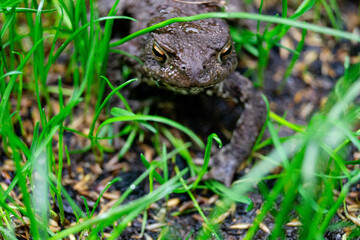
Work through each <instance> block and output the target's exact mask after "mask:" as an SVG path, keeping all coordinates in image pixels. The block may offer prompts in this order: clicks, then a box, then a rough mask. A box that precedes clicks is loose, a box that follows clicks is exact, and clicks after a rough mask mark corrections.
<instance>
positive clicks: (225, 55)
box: [219, 40, 233, 61]
mask: <svg viewBox="0 0 360 240" xmlns="http://www.w3.org/2000/svg"><path fill="white" fill-rule="evenodd" d="M232 49H233V45H232V42H231V40H230V41H229V42H228V43H227V44H225V46H224V47H223V49H222V50H221V52H220V54H219V60H220V61H225V60H226V59H228V58H229V56H230V54H231V52H232Z"/></svg>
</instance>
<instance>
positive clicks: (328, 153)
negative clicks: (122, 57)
mask: <svg viewBox="0 0 360 240" xmlns="http://www.w3.org/2000/svg"><path fill="white" fill-rule="evenodd" d="M118 2H119V1H117V2H116V4H117V3H118ZM116 4H115V5H114V7H113V8H112V10H111V11H110V13H109V16H108V17H103V18H99V17H98V15H97V12H96V7H95V2H94V1H92V0H90V1H85V0H78V1H64V0H59V1H53V2H51V1H44V0H41V1H38V2H37V1H31V2H29V1H27V0H17V1H13V0H12V1H10V0H6V1H2V2H1V3H0V10H1V13H0V14H1V15H0V17H1V23H2V28H1V30H0V36H1V41H0V48H1V56H0V96H1V103H0V141H1V152H0V156H1V157H6V158H7V159H11V161H12V162H13V163H14V166H15V172H14V174H15V175H14V177H13V178H12V179H11V183H9V184H7V185H1V186H0V191H1V195H0V219H1V221H0V232H1V235H2V236H3V237H4V238H6V239H16V237H17V231H16V228H15V226H14V219H16V220H18V221H20V222H21V224H22V225H23V226H27V227H29V229H30V234H31V236H32V238H33V239H63V238H65V237H68V236H70V235H76V234H78V235H81V234H84V235H85V234H88V239H98V238H99V236H101V235H104V231H105V229H107V227H108V226H112V228H111V229H112V232H111V233H110V234H109V239H116V238H118V237H119V235H121V233H122V232H123V231H124V229H126V227H127V225H128V224H129V223H130V222H131V221H132V220H133V219H135V218H136V217H137V216H138V215H140V214H141V213H144V215H145V216H146V214H147V213H146V210H147V208H148V206H150V204H151V203H153V202H156V201H158V200H159V199H163V198H166V197H167V196H168V195H169V194H170V193H187V194H188V195H189V196H190V198H191V199H192V200H193V201H194V205H195V207H196V209H197V211H198V212H199V213H200V214H201V216H202V217H203V218H204V221H205V223H206V228H204V229H203V231H202V234H200V235H199V239H206V238H208V237H209V236H213V237H215V238H217V239H221V238H222V236H221V233H220V232H218V229H219V228H218V226H216V224H217V223H216V221H215V220H216V218H217V217H218V216H219V214H221V213H224V212H226V211H227V210H228V208H230V205H231V204H232V202H234V201H236V202H242V203H246V204H248V205H249V206H250V208H251V207H252V205H251V204H252V203H251V201H250V200H249V199H248V198H247V197H246V193H247V192H248V191H249V190H250V189H251V188H252V186H253V184H254V183H257V184H259V185H261V186H262V188H264V186H266V184H263V183H264V180H266V179H267V178H269V177H271V176H268V174H269V173H270V172H271V169H273V168H274V167H275V166H279V165H281V166H282V167H283V169H284V170H283V173H282V174H281V175H279V176H274V178H278V179H277V183H276V184H275V186H274V187H273V188H272V189H266V191H264V192H268V193H267V194H264V199H265V202H264V204H263V206H262V208H261V211H260V213H259V214H258V215H257V217H256V219H255V221H254V224H253V226H252V227H251V228H250V229H249V231H248V234H247V237H246V238H247V239H251V238H252V237H253V236H254V233H256V231H257V230H258V227H259V224H260V223H261V222H262V221H263V219H264V217H265V216H266V215H267V214H272V215H273V216H274V219H275V227H274V229H273V230H272V234H271V235H270V238H271V239H276V238H279V237H280V238H281V237H283V236H284V230H283V226H284V224H285V223H286V222H287V221H289V220H290V219H291V218H293V217H298V218H299V219H300V221H301V222H302V224H303V225H302V227H301V230H300V237H301V239H321V238H322V236H323V235H324V233H325V232H326V231H327V230H328V229H329V228H331V227H333V228H336V226H335V225H334V226H333V225H331V224H330V221H331V219H332V217H333V216H334V214H335V213H336V210H337V209H338V208H339V207H340V206H343V208H345V210H346V203H345V202H344V199H345V197H346V194H347V193H348V192H349V189H350V186H351V185H352V184H353V183H355V182H357V181H358V180H359V177H360V173H359V170H358V169H356V168H353V169H352V170H349V168H347V166H348V165H350V164H358V162H351V161H347V159H348V154H347V149H348V148H349V146H350V145H353V146H355V147H356V148H357V149H359V147H360V143H359V140H358V136H359V132H358V131H354V130H353V126H354V123H356V121H357V120H358V117H359V110H358V108H357V107H358V106H357V105H355V99H356V97H357V96H358V93H359V90H360V89H359V88H360V85H359V84H360V83H359V81H360V80H359V79H360V73H359V69H360V67H359V65H354V66H351V65H347V66H345V67H346V72H345V75H344V77H343V78H342V79H340V80H339V82H338V84H337V86H336V88H335V91H334V93H333V94H332V95H331V97H330V98H329V99H331V101H329V103H328V105H327V106H326V107H325V108H324V109H325V110H324V111H323V112H321V113H319V114H317V115H316V116H314V117H313V118H312V119H311V121H310V123H309V125H308V126H297V125H294V124H292V123H289V122H287V121H286V120H285V119H283V118H282V117H279V116H277V115H275V114H274V113H271V112H270V115H269V116H270V119H269V120H268V121H267V123H266V127H267V129H268V131H269V132H270V135H271V138H270V139H268V140H265V141H263V142H259V143H258V144H257V146H255V150H258V149H260V148H262V147H264V146H268V145H273V146H274V151H273V152H272V153H270V154H269V155H268V156H261V158H262V161H260V162H259V163H258V164H257V165H256V166H255V167H254V169H252V170H251V171H250V173H248V174H247V175H246V176H244V177H243V178H242V179H240V180H238V181H237V182H235V184H234V185H233V186H232V188H231V189H228V188H226V187H225V186H224V185H222V184H220V183H218V182H215V181H211V180H210V181H206V182H204V184H201V183H200V179H201V177H202V176H203V175H204V174H205V173H206V170H207V163H208V161H209V157H210V154H209V153H210V147H211V142H212V140H213V139H215V140H216V141H217V142H220V141H219V140H218V138H217V137H216V136H215V135H211V136H210V137H209V139H208V144H207V145H206V147H205V144H204V143H203V142H202V140H200V139H199V138H198V137H197V136H196V134H194V133H193V132H192V131H191V130H189V129H187V128H186V127H184V126H182V125H180V124H178V123H176V122H174V121H172V120H169V119H165V118H162V117H159V116H151V115H148V114H135V113H133V112H132V110H131V108H130V107H129V104H127V103H126V100H125V99H124V98H123V96H122V95H121V94H119V91H120V93H121V91H122V90H123V88H126V87H127V85H128V84H132V82H133V81H134V80H130V81H127V82H124V83H123V84H122V85H120V86H119V87H112V86H110V88H112V91H111V92H110V93H106V94H105V87H106V85H111V84H110V82H109V81H107V80H106V79H105V78H103V77H102V76H103V75H105V73H106V68H107V59H108V54H109V51H110V47H112V46H116V45H120V44H122V43H124V42H126V41H128V40H130V39H132V38H134V37H136V36H139V35H141V34H144V33H146V32H149V31H152V30H154V29H156V28H160V27H162V26H165V25H167V24H171V23H173V22H176V21H194V20H198V19H202V18H213V17H217V18H247V19H252V20H257V21H266V22H269V23H276V24H278V25H276V26H275V27H274V28H270V27H269V28H268V30H267V31H265V32H263V33H260V32H257V33H256V34H255V35H254V36H255V40H256V41H253V42H254V43H255V45H254V46H248V47H249V48H251V49H253V52H254V53H257V56H258V57H259V59H261V60H260V62H259V71H258V76H259V82H258V84H259V85H262V84H263V82H262V81H263V78H264V72H265V68H266V66H267V62H268V56H269V51H270V49H271V48H272V47H273V46H275V45H278V42H279V40H280V39H281V38H282V37H283V36H284V35H285V34H286V33H287V31H288V30H289V29H290V27H297V28H301V29H304V31H303V40H302V41H301V42H300V43H299V44H298V46H297V48H296V49H294V50H293V51H294V52H296V53H297V54H294V57H293V58H292V60H291V62H290V64H289V67H288V70H287V71H286V74H285V78H287V77H288V76H289V75H290V74H291V70H292V68H293V66H294V64H295V62H296V61H297V59H298V56H299V54H300V52H301V50H302V47H303V44H304V39H305V37H306V34H307V33H308V32H309V31H316V32H319V33H322V34H329V35H333V36H335V37H339V38H346V39H350V40H353V41H357V42H360V37H359V36H357V35H355V34H350V33H347V32H344V31H341V30H339V29H340V28H339V25H338V22H337V21H338V19H339V15H340V12H339V11H335V13H334V14H333V13H332V12H329V11H328V8H329V6H331V7H336V2H335V1H330V5H327V2H326V1H321V4H323V6H324V7H325V8H326V11H327V12H328V14H329V19H330V21H331V23H332V25H333V27H334V28H335V29H333V28H325V27H320V26H318V25H316V24H310V23H304V22H300V21H298V20H297V19H299V18H300V17H301V16H302V15H303V14H304V13H306V12H308V11H309V10H311V9H312V7H313V6H314V4H315V1H303V2H302V4H300V5H299V7H298V9H297V10H296V12H295V14H294V15H293V16H290V17H288V16H287V14H286V13H287V12H288V11H287V2H286V1H283V16H281V17H277V16H265V15H262V14H249V13H206V14H201V15H197V16H190V17H183V18H175V19H171V20H168V21H165V22H162V23H159V24H156V25H153V26H151V27H149V28H147V29H144V30H141V31H139V32H137V33H134V34H132V35H129V36H128V37H125V38H123V39H121V40H120V41H119V42H114V43H112V44H109V41H110V37H111V29H112V26H113V21H114V20H115V19H119V18H122V19H127V20H129V21H134V19H132V18H129V17H125V16H115V10H116ZM260 10H261V9H260ZM101 22H102V23H105V26H104V27H103V28H102V27H101V26H100V23H101ZM234 35H236V33H234ZM249 37H250V38H252V40H254V38H253V36H249ZM234 39H236V37H234ZM264 43H265V44H264ZM264 46H265V47H264ZM69 52H71V54H69ZM61 56H68V57H69V63H68V64H67V66H66V67H67V73H66V76H65V77H64V78H61V77H59V78H58V84H57V85H56V86H49V84H48V79H49V78H50V73H51V72H52V70H53V68H54V67H55V64H56V63H57V61H58V60H59V58H60V57H61ZM65 78H68V79H71V81H72V86H71V89H67V88H65V87H64V80H68V79H65ZM115 95H116V96H118V97H119V99H120V100H121V101H125V105H126V106H127V107H126V109H117V108H114V109H112V112H111V113H112V117H110V116H107V120H105V121H103V122H100V120H99V117H100V115H101V114H104V108H105V106H107V104H108V101H109V100H110V98H111V97H113V96H115ZM26 97H33V98H34V99H35V101H36V106H33V107H34V108H35V109H37V110H38V113H39V116H36V119H39V121H37V122H36V123H35V124H34V127H33V131H32V132H31V133H29V132H25V130H24V127H23V121H24V119H25V116H23V115H22V112H21V108H22V100H23V99H25V98H26ZM54 99H57V100H54ZM94 99H96V104H95V106H93V104H92V103H93V100H94ZM54 101H58V103H57V104H58V105H59V109H58V110H55V109H53V108H52V106H53V104H54ZM81 104H82V105H81ZM77 107H79V108H82V109H83V114H84V115H86V116H87V117H88V118H91V119H92V123H91V125H90V126H89V132H85V133H84V132H81V131H80V130H79V129H72V128H70V127H69V124H68V122H71V121H73V120H74V118H76V117H79V116H78V115H76V114H75V111H74V109H75V108H77ZM33 114H36V113H33ZM118 121H126V122H127V125H126V126H125V127H124V128H123V130H122V132H120V133H118V134H117V133H115V135H121V136H127V140H126V144H125V145H124V147H123V149H122V150H120V151H119V152H118V153H117V154H118V156H119V158H121V157H122V156H124V154H125V153H126V152H127V151H128V150H129V149H130V148H131V146H132V145H133V144H136V142H137V141H140V140H141V138H142V135H144V134H147V135H154V136H155V137H154V138H153V139H154V148H155V149H156V150H157V154H158V155H159V156H161V160H160V161H159V162H157V161H153V162H151V163H149V162H148V161H147V159H145V157H144V156H141V159H142V163H143V164H144V165H145V167H146V168H147V171H146V172H144V173H143V174H142V175H141V176H140V177H139V178H138V179H137V180H136V181H134V182H133V184H131V186H129V188H128V190H127V191H126V192H124V193H122V195H121V197H120V199H119V200H118V201H117V203H115V205H114V206H113V208H112V209H110V210H108V211H107V212H105V213H103V214H101V215H97V216H96V214H95V209H96V208H97V207H98V205H99V201H100V199H101V197H102V196H103V194H104V192H105V191H106V189H108V188H109V187H110V186H111V185H112V184H114V183H115V182H116V181H122V180H121V179H114V180H113V181H111V182H110V183H109V184H108V185H107V186H106V189H105V190H104V191H102V192H101V193H100V196H99V198H98V200H97V201H96V203H95V206H94V207H93V209H89V206H88V204H87V202H86V200H85V202H84V205H85V206H87V207H86V209H82V208H81V207H80V206H79V205H78V204H79V203H78V202H76V201H75V199H72V198H71V197H70V195H69V194H68V193H67V191H66V190H65V188H64V187H63V183H62V181H63V172H64V167H65V166H67V165H71V161H72V152H70V151H68V146H66V144H65V140H64V133H65V132H72V133H74V134H76V135H79V137H81V138H85V139H88V140H89V145H88V146H85V147H84V148H82V149H78V150H77V153H79V152H80V153H87V154H93V155H95V156H94V157H95V158H96V159H97V160H100V161H102V160H103V155H104V153H105V152H111V151H112V149H109V148H108V147H107V146H106V144H104V141H111V140H112V139H113V138H114V137H115V136H114V135H111V134H108V132H107V131H106V129H107V127H108V126H111V124H112V123H114V122H118ZM153 122H156V123H160V124H162V125H160V127H159V125H158V124H152V123H153ZM274 124H278V125H282V126H284V127H288V128H291V129H293V130H295V131H296V132H297V134H296V135H294V137H292V138H290V139H281V138H279V137H278V135H277V129H276V127H275V126H274ZM164 126H172V127H174V128H177V129H179V130H180V131H182V132H184V133H185V134H186V135H188V136H189V137H190V139H191V140H192V143H185V142H183V141H182V140H181V139H177V138H175V137H174V136H173V135H172V134H171V132H170V131H169V130H168V129H167V128H166V127H164ZM160 134H162V135H163V136H164V137H165V138H167V139H168V140H169V142H170V143H172V144H173V146H174V147H175V150H173V151H172V152H169V153H168V152H167V149H166V147H164V146H163V144H162V143H161V142H160V140H159V135H160ZM28 135H32V140H31V142H27V141H26V139H27V137H28ZM192 144H197V145H198V146H200V147H201V148H203V149H205V164H204V166H203V168H199V167H196V166H195V164H193V162H192V159H191V155H190V153H189V151H188V150H187V149H188V147H189V146H190V145H192ZM176 154H181V155H182V156H183V157H184V158H185V159H186V160H187V163H188V168H187V169H185V170H183V171H180V170H177V171H176V176H174V177H172V178H170V176H168V169H167V162H168V161H169V160H171V159H172V158H173V157H174V156H175V155H176ZM3 160H4V159H2V161H3ZM64 161H66V162H64ZM155 170H163V175H161V174H159V173H158V172H157V171H155ZM187 171H188V172H190V175H191V176H192V177H194V179H196V180H195V182H193V183H189V182H186V181H185V180H184V179H183V175H184V174H185V172H187ZM196 177H198V178H196ZM147 179H148V181H149V182H150V186H151V189H150V190H151V191H150V192H149V194H147V195H145V196H143V197H141V198H139V199H137V200H135V201H132V202H128V203H126V204H124V201H125V200H126V199H127V197H128V196H129V194H130V193H131V192H132V191H133V189H134V188H135V186H137V185H138V184H140V183H141V182H142V181H145V180H147ZM153 179H155V180H156V181H157V182H159V183H160V184H161V186H160V187H158V188H156V189H155V188H154V183H153ZM197 188H207V189H210V190H212V191H213V192H215V193H217V194H219V195H221V196H222V200H221V201H222V202H223V203H224V204H223V205H221V209H220V210H219V208H220V207H217V208H215V210H214V212H213V213H211V214H210V215H209V216H206V215H205V213H204V212H203V211H202V210H201V208H200V206H199V205H198V204H197V203H196V201H195V198H194V196H193V192H192V190H194V189H197ZM334 189H339V194H338V195H337V198H334V193H333V192H334V191H333V190H334ZM13 193H20V195H21V202H19V201H18V196H17V195H16V194H15V195H14V194H13ZM280 196H282V201H281V204H280V206H279V208H278V209H277V210H276V211H271V210H272V209H273V207H274V206H275V204H276V203H278V202H277V200H278V199H279V197H280ZM65 200H66V201H67V202H68V203H69V204H70V206H71V208H72V211H73V214H74V216H75V218H76V223H77V224H76V225H75V226H72V227H70V228H67V229H59V230H57V231H52V230H51V229H50V227H49V225H50V223H49V221H50V219H57V218H58V219H59V224H60V225H61V226H65V225H66V221H65V220H66V218H67V217H66V214H65V210H64V201H65ZM54 203H56V205H57V206H58V210H54V209H52V208H51V206H52V205H53V204H54ZM219 206H220V205H219ZM144 224H145V223H144ZM348 225H349V226H350V227H351V228H355V225H354V224H351V223H350V224H348ZM165 235H166V234H165ZM358 236H359V231H356V230H354V231H353V232H352V233H351V234H350V237H353V238H355V237H358Z"/></svg>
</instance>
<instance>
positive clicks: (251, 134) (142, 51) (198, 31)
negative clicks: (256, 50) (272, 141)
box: [99, 0, 266, 186]
mask: <svg viewBox="0 0 360 240" xmlns="http://www.w3.org/2000/svg"><path fill="white" fill-rule="evenodd" d="M113 4H114V0H101V1H100V3H99V9H100V12H106V11H108V10H109V9H110V8H111V7H112V5H113ZM219 10H220V8H219V6H218V4H215V3H203V4H199V3H195V2H194V1H186V2H185V1H175V0H132V1H126V0H123V1H120V4H119V11H118V15H127V16H131V17H133V18H135V19H137V20H138V22H131V25H130V33H133V32H135V31H138V30H140V29H143V28H145V27H148V26H151V25H153V24H155V23H159V22H162V21H164V20H167V19H170V18H174V17H179V16H191V15H196V14H200V13H206V12H216V11H219ZM113 31H121V29H120V30H119V29H114V30H113ZM233 45H234V43H233V41H232V39H231V36H230V34H229V27H228V24H227V22H226V21H225V20H223V19H218V18H212V19H202V20H197V21H192V22H180V23H173V24H171V25H168V26H166V27H163V28H160V29H157V30H155V31H153V32H151V33H148V34H145V35H143V36H141V37H138V38H135V39H133V40H131V41H129V42H127V43H126V44H124V46H122V47H123V48H124V49H126V51H128V52H129V53H130V54H133V55H135V56H137V57H139V58H140V59H141V60H142V61H143V63H144V64H143V65H142V66H141V65H140V64H136V65H135V66H134V68H136V71H137V72H139V73H140V74H141V77H142V79H145V80H146V81H155V82H156V83H158V85H161V86H165V87H167V88H170V89H172V90H175V91H180V92H183V93H199V92H204V91H205V92H206V93H208V94H216V95H217V96H219V97H222V98H231V99H232V100H234V101H235V102H236V103H237V104H241V105H243V107H244V111H243V112H242V115H241V117H240V119H239V120H238V121H237V123H236V129H235V131H234V132H233V136H232V138H231V141H230V143H229V144H227V145H226V146H224V147H223V148H222V149H220V150H219V151H218V152H217V153H216V154H214V155H213V156H212V157H211V171H210V177H212V178H214V179H216V180H219V181H221V182H224V183H225V184H226V185H227V186H229V185H230V184H231V181H232V178H233V176H234V173H235V171H236V168H237V167H238V166H239V164H240V163H241V162H242V161H243V160H245V159H246V158H247V157H248V156H249V154H250V153H251V150H252V147H253V145H254V143H255V141H256V138H257V136H258V134H259V132H260V130H261V128H262V126H263V124H264V122H265V119H266V107H265V103H264V101H263V99H262V97H261V93H260V92H259V91H257V90H255V89H254V87H253V85H252V83H251V82H250V81H249V80H248V79H247V78H245V77H243V76H241V75H240V74H239V73H237V72H234V70H235V68H236V66H237V56H236V53H235V51H234V46H233Z"/></svg>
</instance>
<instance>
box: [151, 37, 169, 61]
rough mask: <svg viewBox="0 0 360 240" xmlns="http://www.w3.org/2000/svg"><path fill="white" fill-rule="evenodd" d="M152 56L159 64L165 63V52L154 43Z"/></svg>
mask: <svg viewBox="0 0 360 240" xmlns="http://www.w3.org/2000/svg"><path fill="white" fill-rule="evenodd" d="M152 54H153V55H154V57H155V59H156V61H158V62H159V63H164V62H165V61H166V54H165V51H164V50H162V49H161V47H160V46H159V45H158V44H157V43H156V42H154V45H153V47H152Z"/></svg>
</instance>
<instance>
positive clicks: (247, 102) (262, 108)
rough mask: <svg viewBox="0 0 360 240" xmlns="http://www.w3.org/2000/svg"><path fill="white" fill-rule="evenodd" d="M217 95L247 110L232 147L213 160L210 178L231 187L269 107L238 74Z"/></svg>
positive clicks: (232, 139)
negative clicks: (230, 98) (229, 98)
mask: <svg viewBox="0 0 360 240" xmlns="http://www.w3.org/2000/svg"><path fill="white" fill-rule="evenodd" d="M218 94H219V95H221V96H224V97H226V96H227V97H229V96H230V97H232V98H234V99H236V100H237V101H238V102H239V104H242V105H243V106H244V110H243V112H242V114H241V117H240V119H239V120H238V121H237V123H236V128H235V130H234V133H233V136H232V138H231V141H230V143H229V144H228V145H226V146H224V147H223V148H222V149H220V150H219V151H218V152H217V153H216V154H215V155H214V156H212V158H211V162H210V164H211V166H212V168H211V171H210V177H211V178H213V179H216V180H218V181H220V182H223V183H224V184H225V185H226V186H230V184H231V182H232V179H233V177H234V174H235V171H236V169H237V168H238V166H239V165H240V163H241V162H242V161H244V160H246V159H247V158H248V157H249V155H250V154H251V150H252V148H253V146H254V144H255V141H256V139H257V137H258V136H259V133H260V131H261V129H262V127H263V125H264V123H265V120H266V114H267V113H266V105H265V102H264V100H263V98H262V97H261V93H260V91H257V90H256V89H254V87H253V85H252V83H251V82H250V81H249V80H248V79H247V78H245V77H243V76H241V75H240V74H239V73H237V72H234V73H232V74H231V75H230V77H229V78H228V79H226V80H225V81H224V82H223V85H222V86H221V87H219V88H218Z"/></svg>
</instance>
